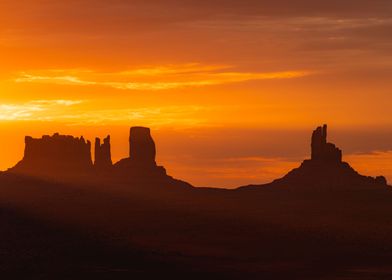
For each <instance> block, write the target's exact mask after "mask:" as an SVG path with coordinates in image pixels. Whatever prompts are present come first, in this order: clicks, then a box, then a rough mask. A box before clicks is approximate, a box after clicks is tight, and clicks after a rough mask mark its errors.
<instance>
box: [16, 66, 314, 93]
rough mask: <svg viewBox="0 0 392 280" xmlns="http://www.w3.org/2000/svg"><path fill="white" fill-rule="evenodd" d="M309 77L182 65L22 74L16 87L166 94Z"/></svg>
mask: <svg viewBox="0 0 392 280" xmlns="http://www.w3.org/2000/svg"><path fill="white" fill-rule="evenodd" d="M307 75H310V72H309V71H282V72H265V73H264V72H239V71H233V70H232V67H229V66H214V65H201V64H197V63H193V64H185V65H169V66H156V67H150V68H140V69H131V70H127V71H122V72H113V73H97V72H93V71H82V72H80V73H78V72H77V71H75V70H73V71H72V72H71V73H69V71H67V70H55V71H53V70H51V71H42V70H41V71H40V73H38V74H30V73H21V74H20V75H19V76H18V77H17V78H15V80H14V81H15V82H16V83H45V84H60V85H77V86H103V87H111V88H115V89H121V90H168V89H177V88H186V87H201V86H211V85H223V84H230V83H239V82H246V81H259V80H271V79H291V78H299V77H304V76H307Z"/></svg>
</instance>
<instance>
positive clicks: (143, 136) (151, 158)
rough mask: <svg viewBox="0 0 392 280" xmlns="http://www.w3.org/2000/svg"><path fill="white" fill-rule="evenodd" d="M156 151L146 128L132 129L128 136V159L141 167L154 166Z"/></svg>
mask: <svg viewBox="0 0 392 280" xmlns="http://www.w3.org/2000/svg"><path fill="white" fill-rule="evenodd" d="M155 156H156V149H155V143H154V140H153V139H152V137H151V133H150V129H149V128H147V127H132V128H131V131H130V134H129V157H130V158H131V159H132V160H133V161H135V162H137V163H138V164H143V165H155V164H156V163H155Z"/></svg>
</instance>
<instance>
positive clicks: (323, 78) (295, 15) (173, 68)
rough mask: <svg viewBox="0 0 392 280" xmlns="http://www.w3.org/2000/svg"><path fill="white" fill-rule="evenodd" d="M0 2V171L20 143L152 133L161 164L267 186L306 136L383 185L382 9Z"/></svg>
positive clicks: (389, 142)
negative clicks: (323, 138)
mask: <svg viewBox="0 0 392 280" xmlns="http://www.w3.org/2000/svg"><path fill="white" fill-rule="evenodd" d="M200 2H201V1H196V0H182V1H179V0H162V1H156V0H151V1H141V0H136V1H124V0H114V1H102V0H95V1H92V0H90V1H89V0H79V1H76V0H69V1H42V0H20V1H9V0H3V1H0V144H1V147H2V150H1V151H0V168H1V169H6V168H7V167H9V166H11V165H13V164H15V163H16V161H17V160H18V159H19V158H20V157H21V156H22V154H23V136H24V135H26V134H29V135H33V136H40V135H41V134H51V133H54V132H57V131H58V132H60V133H64V134H65V133H70V134H75V135H85V136H86V137H87V138H90V139H93V138H94V137H95V136H104V135H106V134H111V135H112V138H113V145H112V146H113V157H114V159H115V160H117V159H120V158H121V157H124V156H126V155H127V148H128V145H127V143H126V141H127V139H128V135H127V134H128V127H129V126H133V125H145V126H149V127H151V128H152V129H153V134H154V138H155V139H156V142H157V146H158V154H159V155H158V161H159V163H160V164H162V165H165V166H166V167H167V168H168V171H169V173H170V174H171V175H174V176H175V177H179V178H181V179H184V180H187V181H190V182H191V183H194V184H196V185H199V186H219V187H221V186H228V187H233V186H237V185H241V184H247V183H262V182H267V181H269V180H271V179H273V178H275V177H279V176H281V175H283V174H284V173H285V172H287V171H288V170H290V169H291V168H292V167H294V166H296V165H298V163H299V162H300V161H301V159H303V158H305V157H308V154H309V151H308V146H309V137H310V133H311V130H312V129H313V128H314V127H315V126H316V125H319V124H323V123H325V122H326V123H328V124H329V125H330V130H331V133H330V135H331V137H332V139H331V140H333V141H334V142H335V143H336V144H337V145H338V146H340V147H342V148H343V150H344V152H345V154H346V159H347V160H349V161H350V162H351V163H352V164H353V166H354V167H356V168H358V169H359V170H360V171H361V172H363V173H365V174H369V175H379V174H384V175H387V176H388V177H389V178H390V179H391V180H392V170H390V169H389V168H388V167H387V166H388V163H392V153H391V152H390V150H392V118H391V115H390V108H391V105H392V99H391V97H390V96H391V89H392V85H391V83H390V76H391V74H392V71H391V70H392V68H391V66H392V56H391V55H392V52H391V49H392V48H391V47H392V36H391V35H392V34H391V30H392V28H391V27H392V26H391V25H392V18H391V16H390V15H391V14H392V13H391V12H392V3H391V2H390V1H382V0H379V1H378V0H367V1H366V0H355V1H354V0H351V1H350V0H347V1H344V3H342V1H314V0H312V1H311V0H298V1H288V0H285V1H284V0H275V1H265V0H258V1H256V0H244V1H233V0H226V1H223V0H211V1H204V2H202V3H200Z"/></svg>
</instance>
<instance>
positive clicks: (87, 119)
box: [0, 99, 216, 127]
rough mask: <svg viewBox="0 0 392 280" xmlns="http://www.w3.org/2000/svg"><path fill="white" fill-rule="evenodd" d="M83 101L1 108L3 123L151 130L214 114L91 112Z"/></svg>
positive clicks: (170, 109) (188, 110)
mask: <svg viewBox="0 0 392 280" xmlns="http://www.w3.org/2000/svg"><path fill="white" fill-rule="evenodd" d="M85 102H86V101H83V100H62V99H59V100H33V101H29V102H26V103H18V104H16V103H15V104H1V105H0V121H2V122H11V121H48V122H61V123H66V124H67V125H93V126H102V125H108V124H116V125H119V124H120V125H121V124H124V125H129V123H132V122H137V123H138V124H139V125H148V126H152V127H161V126H171V125H176V126H178V127H182V126H187V127H188V126H192V127H194V126H197V125H200V124H204V125H205V123H206V120H205V119H203V118H202V117H200V115H198V113H200V112H204V113H205V112H206V111H208V110H214V109H216V108H206V107H201V106H164V107H138V108H126V109H124V108H112V109H106V108H104V109H102V108H95V109H92V108H89V106H76V105H79V104H82V103H85Z"/></svg>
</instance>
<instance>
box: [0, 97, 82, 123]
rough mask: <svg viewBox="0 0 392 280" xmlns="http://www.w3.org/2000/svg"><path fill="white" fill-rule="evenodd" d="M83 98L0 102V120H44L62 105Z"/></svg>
mask: <svg viewBox="0 0 392 280" xmlns="http://www.w3.org/2000/svg"><path fill="white" fill-rule="evenodd" d="M83 102H84V101H83V100H64V99H56V100H33V101H30V102H26V103H19V104H0V121H17V120H44V119H45V118H48V116H47V114H48V113H50V112H52V113H54V112H57V113H58V112H59V110H61V109H64V107H70V106H73V105H77V104H81V103H83Z"/></svg>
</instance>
